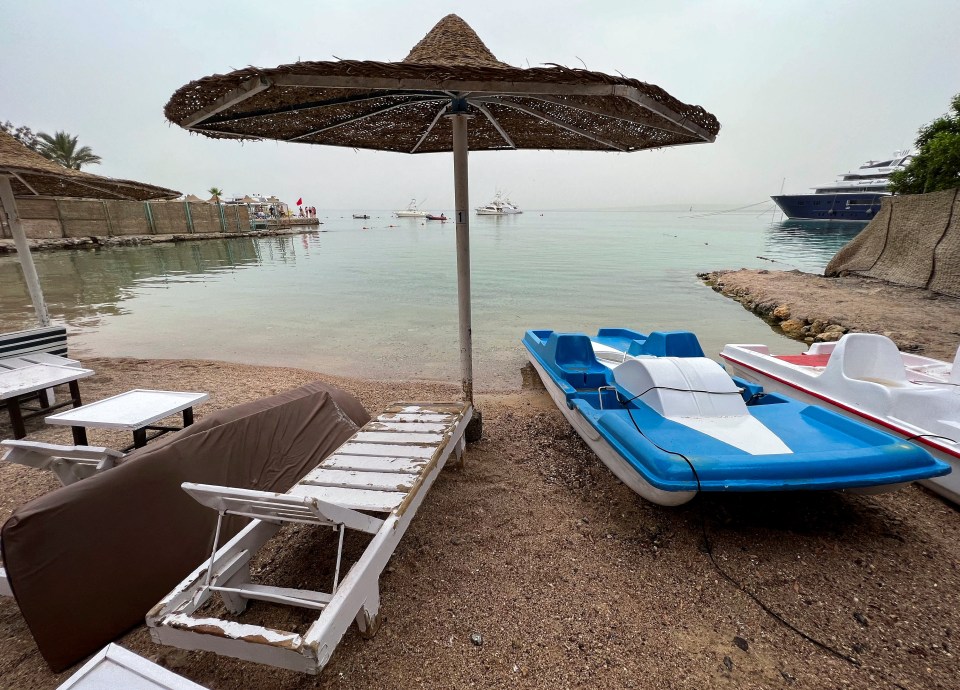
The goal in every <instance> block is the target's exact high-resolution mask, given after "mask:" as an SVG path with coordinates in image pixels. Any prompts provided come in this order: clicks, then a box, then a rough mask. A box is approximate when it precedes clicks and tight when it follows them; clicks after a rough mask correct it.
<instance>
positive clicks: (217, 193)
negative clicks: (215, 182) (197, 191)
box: [207, 187, 223, 204]
mask: <svg viewBox="0 0 960 690" xmlns="http://www.w3.org/2000/svg"><path fill="white" fill-rule="evenodd" d="M207 193H208V194H210V196H212V197H213V200H214V201H216V202H217V203H218V204H219V203H220V197H221V196H223V190H222V189H220V188H219V187H211V188H210V189H208V190H207Z"/></svg>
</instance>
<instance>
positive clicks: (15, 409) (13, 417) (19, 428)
mask: <svg viewBox="0 0 960 690" xmlns="http://www.w3.org/2000/svg"><path fill="white" fill-rule="evenodd" d="M7 412H9V413H10V424H12V425H13V437H14V438H23V437H24V436H26V435H27V429H26V427H25V426H24V425H23V413H22V412H21V411H20V398H19V397H17V396H13V397H12V398H8V399H7Z"/></svg>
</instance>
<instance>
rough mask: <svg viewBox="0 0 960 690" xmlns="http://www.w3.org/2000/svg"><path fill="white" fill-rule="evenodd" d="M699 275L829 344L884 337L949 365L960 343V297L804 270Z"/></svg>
mask: <svg viewBox="0 0 960 690" xmlns="http://www.w3.org/2000/svg"><path fill="white" fill-rule="evenodd" d="M699 277H700V278H701V279H702V280H703V281H704V282H705V283H706V284H707V285H709V286H710V287H712V288H713V289H714V290H715V291H717V292H719V293H721V294H723V295H726V296H727V297H730V298H731V299H734V300H736V301H738V302H740V304H742V305H743V306H744V308H745V309H748V310H750V311H752V312H753V313H754V314H756V315H757V316H759V317H760V318H762V319H764V320H765V321H766V322H767V323H769V324H770V325H771V326H772V327H773V328H775V329H776V330H779V331H782V332H783V334H784V335H787V336H789V337H791V338H794V339H796V340H801V341H805V342H808V343H813V342H826V341H832V340H838V339H839V338H840V337H841V336H842V335H843V334H844V333H848V332H851V331H859V332H862V333H881V334H883V335H886V336H887V337H888V338H890V339H891V340H893V341H894V342H895V343H896V344H897V346H898V347H899V348H900V349H901V350H906V351H909V352H917V353H921V354H924V355H926V356H929V357H935V358H938V359H946V360H952V359H953V358H954V356H955V354H956V352H957V345H958V344H960V299H957V298H954V297H949V296H945V295H940V294H937V293H934V292H931V291H929V290H923V289H919V288H911V287H905V286H903V285H896V284H894V283H887V282H885V281H882V280H877V279H875V278H865V277H861V276H855V275H848V276H841V277H836V278H826V277H824V276H821V275H815V274H812V273H803V272H801V271H768V270H764V269H760V270H749V269H740V270H738V271H714V272H711V273H701V274H699Z"/></svg>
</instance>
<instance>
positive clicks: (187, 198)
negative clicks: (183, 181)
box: [183, 194, 213, 202]
mask: <svg viewBox="0 0 960 690" xmlns="http://www.w3.org/2000/svg"><path fill="white" fill-rule="evenodd" d="M183 200H184V201H193V202H197V201H203V199H201V198H200V197H198V196H197V195H196V194H187V195H186V196H185V197H183ZM212 200H213V198H212V197H211V201H212Z"/></svg>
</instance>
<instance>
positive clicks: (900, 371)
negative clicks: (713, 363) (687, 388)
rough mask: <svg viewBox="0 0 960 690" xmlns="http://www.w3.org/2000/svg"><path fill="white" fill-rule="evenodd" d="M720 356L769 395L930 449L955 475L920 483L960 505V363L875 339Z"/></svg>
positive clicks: (852, 336) (861, 336)
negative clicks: (788, 352) (796, 352)
mask: <svg viewBox="0 0 960 690" xmlns="http://www.w3.org/2000/svg"><path fill="white" fill-rule="evenodd" d="M720 356H721V357H722V358H723V360H724V361H725V362H726V364H727V367H728V368H729V369H730V371H731V372H732V373H733V374H734V375H736V376H738V377H740V378H743V379H745V380H747V381H752V382H756V383H758V384H760V385H762V386H763V387H764V389H765V390H773V391H777V392H784V393H787V394H789V395H791V396H793V397H795V398H797V399H799V400H806V401H809V402H814V403H817V404H819V405H823V406H825V407H827V408H828V409H831V410H834V411H836V412H840V413H842V414H845V415H848V416H850V417H851V418H854V419H857V420H859V421H862V422H865V423H867V424H869V425H871V426H873V427H875V428H877V429H883V430H884V431H886V432H889V433H891V434H894V435H895V436H898V437H899V438H902V439H905V440H908V441H911V442H913V443H915V444H917V445H919V446H921V447H923V448H924V449H925V450H927V451H928V452H930V453H931V454H932V455H933V456H934V457H936V458H939V459H940V460H943V461H944V462H946V463H947V464H949V465H950V466H951V468H952V469H953V471H952V472H951V473H950V474H949V475H946V476H939V477H931V478H928V479H924V480H921V481H920V483H921V484H923V485H924V486H926V487H928V488H929V489H931V490H933V491H936V492H937V493H939V494H941V495H943V496H945V497H946V498H948V499H950V500H951V501H953V502H954V503H960V367H958V366H957V365H956V361H955V362H954V363H953V364H951V363H950V362H944V361H941V360H937V359H931V358H929V357H921V356H919V355H914V354H910V353H908V352H900V351H899V350H898V349H897V346H896V345H895V344H894V342H893V341H892V340H890V339H889V338H887V337H885V336H882V335H878V334H874V333H848V334H847V335H845V336H843V337H842V338H840V340H839V341H838V342H836V343H814V344H813V345H811V346H810V349H809V350H808V351H807V352H806V353H804V354H800V355H779V356H776V355H772V354H771V353H770V349H769V348H768V347H767V346H766V345H727V346H726V347H724V348H723V351H722V352H721V353H720ZM958 357H960V353H958Z"/></svg>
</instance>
